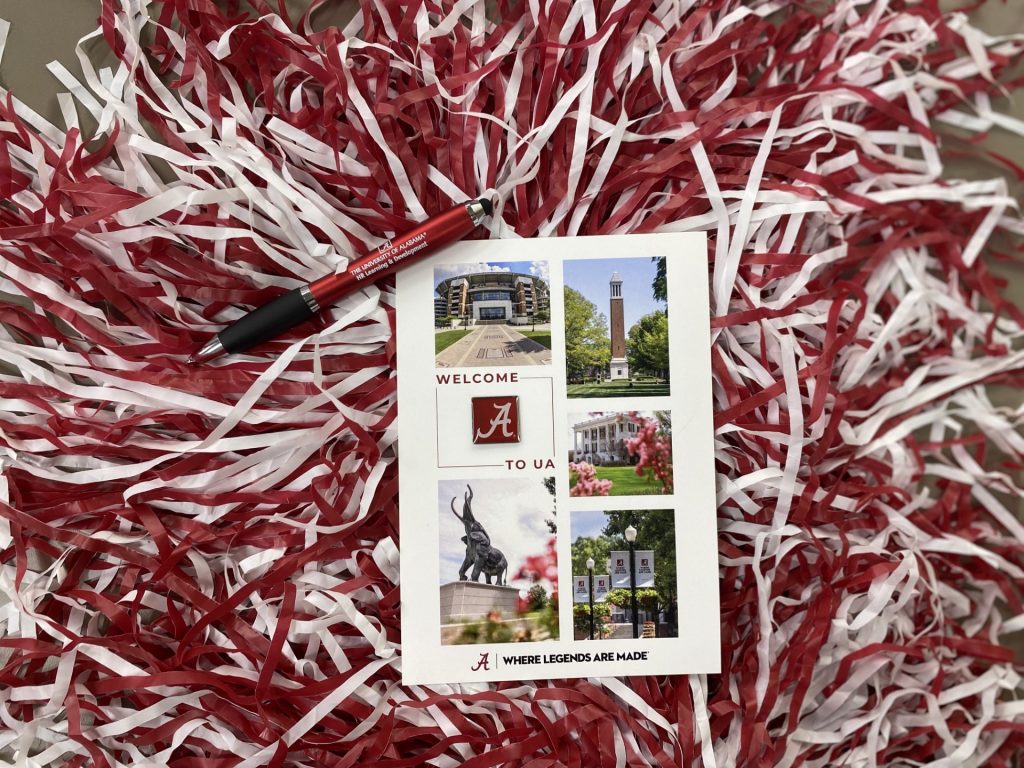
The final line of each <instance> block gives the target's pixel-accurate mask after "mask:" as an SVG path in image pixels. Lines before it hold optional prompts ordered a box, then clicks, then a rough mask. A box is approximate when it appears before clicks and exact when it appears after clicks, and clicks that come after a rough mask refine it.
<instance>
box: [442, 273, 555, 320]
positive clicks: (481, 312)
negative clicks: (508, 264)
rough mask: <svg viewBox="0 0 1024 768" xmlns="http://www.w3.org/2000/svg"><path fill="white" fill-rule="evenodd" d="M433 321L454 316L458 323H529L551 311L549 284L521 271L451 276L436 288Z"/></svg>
mask: <svg viewBox="0 0 1024 768" xmlns="http://www.w3.org/2000/svg"><path fill="white" fill-rule="evenodd" d="M434 293H435V297H434V323H435V325H440V324H441V318H442V317H446V316H447V317H453V318H455V320H454V321H453V322H454V324H456V325H486V324H497V325H527V324H529V323H531V322H533V318H534V316H535V315H536V314H537V313H539V312H541V311H543V312H547V311H548V307H549V304H548V285H547V283H546V282H545V281H544V280H542V279H541V278H539V277H537V276H536V275H527V274H523V273H520V272H475V273H472V274H466V275H458V276H456V277H449V278H448V279H447V280H443V281H441V282H440V283H438V284H437V287H436V288H435V290H434Z"/></svg>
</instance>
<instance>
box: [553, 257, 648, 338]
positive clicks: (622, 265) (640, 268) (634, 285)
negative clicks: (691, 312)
mask: <svg viewBox="0 0 1024 768" xmlns="http://www.w3.org/2000/svg"><path fill="white" fill-rule="evenodd" d="M563 264H564V266H563V269H564V270H565V284H566V285H568V286H569V287H570V288H573V289H575V290H577V291H579V292H580V293H582V294H583V295H584V296H586V297H587V298H588V299H589V300H590V301H592V302H593V303H594V304H596V305H597V311H598V312H600V313H601V314H602V315H604V318H605V320H608V281H609V280H611V278H612V272H618V273H619V277H621V278H622V312H623V316H624V318H625V321H626V333H629V329H630V328H631V327H632V326H633V324H634V323H635V322H636V321H637V320H639V319H640V318H641V317H643V316H644V315H648V314H650V313H651V312H654V311H655V310H657V309H664V308H665V304H664V302H660V301H655V300H654V299H653V298H652V296H651V283H652V282H653V281H654V275H655V273H656V272H657V264H656V263H655V262H653V261H651V257H650V256H634V257H632V258H623V259H566V261H565V262H563Z"/></svg>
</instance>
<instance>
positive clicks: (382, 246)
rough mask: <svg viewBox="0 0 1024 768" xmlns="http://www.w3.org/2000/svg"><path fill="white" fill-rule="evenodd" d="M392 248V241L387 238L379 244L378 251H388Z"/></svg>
mask: <svg viewBox="0 0 1024 768" xmlns="http://www.w3.org/2000/svg"><path fill="white" fill-rule="evenodd" d="M390 250H391V241H390V240H385V241H384V242H383V243H381V244H380V245H378V246H377V253H387V252H388V251H390Z"/></svg>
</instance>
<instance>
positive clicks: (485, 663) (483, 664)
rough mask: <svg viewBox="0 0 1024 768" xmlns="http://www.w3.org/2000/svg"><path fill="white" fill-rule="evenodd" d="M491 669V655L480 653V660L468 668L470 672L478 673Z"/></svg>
mask: <svg viewBox="0 0 1024 768" xmlns="http://www.w3.org/2000/svg"><path fill="white" fill-rule="evenodd" d="M490 668H491V654H489V653H481V654H480V659H479V660H478V661H477V663H476V664H474V665H473V666H472V667H470V668H469V671H470V672H479V671H480V670H481V669H483V670H487V671H489V670H490Z"/></svg>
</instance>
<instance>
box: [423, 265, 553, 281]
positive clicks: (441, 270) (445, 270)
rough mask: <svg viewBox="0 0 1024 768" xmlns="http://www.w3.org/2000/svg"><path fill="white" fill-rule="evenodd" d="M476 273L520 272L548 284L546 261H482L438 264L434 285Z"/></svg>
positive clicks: (435, 270) (435, 268) (435, 269)
mask: <svg viewBox="0 0 1024 768" xmlns="http://www.w3.org/2000/svg"><path fill="white" fill-rule="evenodd" d="M475 272H518V273H519V274H522V275H536V276H537V277H539V278H541V279H542V280H544V281H545V282H548V281H549V280H548V262H546V261H481V262H479V263H475V264H438V265H437V266H436V267H434V285H435V286H436V285H437V284H438V283H440V282H441V281H442V280H447V279H448V278H449V277H455V276H456V275H471V274H473V273H475Z"/></svg>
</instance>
